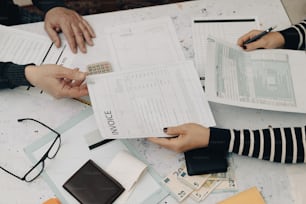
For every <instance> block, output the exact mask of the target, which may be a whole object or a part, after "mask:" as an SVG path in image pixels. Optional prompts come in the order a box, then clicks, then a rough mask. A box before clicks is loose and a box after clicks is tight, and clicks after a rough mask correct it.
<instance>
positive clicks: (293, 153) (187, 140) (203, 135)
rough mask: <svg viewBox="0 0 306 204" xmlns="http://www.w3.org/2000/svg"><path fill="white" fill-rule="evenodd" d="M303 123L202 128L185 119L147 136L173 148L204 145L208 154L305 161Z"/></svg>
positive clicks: (190, 147) (305, 150)
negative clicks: (161, 133)
mask: <svg viewBox="0 0 306 204" xmlns="http://www.w3.org/2000/svg"><path fill="white" fill-rule="evenodd" d="M305 132H306V126H305V127H303V128H299V127H296V128H270V129H262V130H241V131H240V130H229V129H221V128H213V127H211V128H206V127H204V126H201V125H199V124H195V123H187V124H183V125H179V126H176V127H168V128H166V129H165V133H167V134H168V135H169V136H174V137H169V138H156V137H153V138H148V140H149V141H151V142H154V143H156V144H159V145H161V146H163V147H166V148H168V149H171V150H174V151H176V152H185V151H188V150H191V149H196V148H202V147H208V148H209V150H210V151H211V152H212V154H220V153H223V152H234V153H236V154H239V155H245V156H250V157H255V158H258V159H264V160H269V161H273V162H282V163H300V162H304V163H306V136H305Z"/></svg>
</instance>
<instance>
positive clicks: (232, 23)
mask: <svg viewBox="0 0 306 204" xmlns="http://www.w3.org/2000/svg"><path fill="white" fill-rule="evenodd" d="M258 28H259V23H258V20H257V18H256V17H226V18H225V17H220V16H219V17H210V18H203V17H195V18H194V19H193V20H192V37H193V45H194V59H195V66H196V68H197V70H198V73H199V75H200V79H201V80H203V81H202V83H203V84H204V80H205V69H206V67H207V60H208V59H207V46H208V45H207V37H208V36H209V35H211V36H213V37H216V38H218V39H222V40H225V41H227V42H230V43H233V44H236V43H237V40H238V38H239V37H241V36H242V35H243V34H245V33H247V32H249V31H250V30H252V29H258Z"/></svg>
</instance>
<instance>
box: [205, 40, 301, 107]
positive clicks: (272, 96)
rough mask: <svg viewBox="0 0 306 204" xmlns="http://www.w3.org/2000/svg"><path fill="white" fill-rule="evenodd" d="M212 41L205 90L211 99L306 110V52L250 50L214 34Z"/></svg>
mask: <svg viewBox="0 0 306 204" xmlns="http://www.w3.org/2000/svg"><path fill="white" fill-rule="evenodd" d="M208 44H209V45H208V49H209V50H210V53H209V64H208V66H207V70H206V71H207V72H206V80H205V91H206V94H207V97H208V99H209V100H210V101H214V102H218V103H224V104H229V105H235V106H241V107H248V108H258V109H267V110H275V111H287V112H301V113H306V93H305V86H306V69H305V68H306V66H305V65H306V52H305V51H295V50H282V49H261V50H255V51H250V52H246V51H243V50H242V49H241V48H240V47H238V46H237V45H234V44H230V43H227V42H224V41H222V40H220V39H216V38H213V37H209V39H208Z"/></svg>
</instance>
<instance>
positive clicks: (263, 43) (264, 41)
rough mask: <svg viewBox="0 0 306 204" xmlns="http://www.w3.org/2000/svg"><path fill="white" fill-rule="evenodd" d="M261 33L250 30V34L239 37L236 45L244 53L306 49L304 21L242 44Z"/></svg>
mask: <svg viewBox="0 0 306 204" xmlns="http://www.w3.org/2000/svg"><path fill="white" fill-rule="evenodd" d="M261 32H262V31H260V30H251V31H250V32H248V33H246V34H244V35H243V36H241V37H240V38H239V39H238V41H237V44H238V45H239V46H240V47H242V48H243V49H244V50H246V51H251V50H255V49H260V48H265V49H275V48H285V49H295V50H305V49H306V48H305V43H306V39H305V38H306V19H305V20H304V21H302V22H301V23H299V24H296V25H293V26H291V27H290V28H287V29H285V30H281V31H277V32H270V33H268V34H267V35H264V36H263V37H261V38H260V39H258V40H256V41H254V42H252V43H248V44H244V42H246V41H247V40H249V39H251V38H253V37H254V36H256V35H258V34H259V33H261Z"/></svg>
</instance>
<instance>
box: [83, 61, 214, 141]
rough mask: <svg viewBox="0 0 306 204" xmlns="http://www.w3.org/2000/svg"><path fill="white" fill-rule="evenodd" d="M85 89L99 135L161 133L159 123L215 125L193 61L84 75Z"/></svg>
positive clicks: (122, 136)
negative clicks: (86, 86) (85, 80)
mask: <svg viewBox="0 0 306 204" xmlns="http://www.w3.org/2000/svg"><path fill="white" fill-rule="evenodd" d="M87 80H88V88H89V95H90V99H91V102H92V105H93V109H94V114H95V118H96V121H97V125H98V127H99V130H100V133H101V135H102V136H103V137H104V138H144V137H152V136H156V137H164V136H166V135H165V134H164V133H163V128H164V127H167V126H176V125H179V124H182V123H188V122H194V123H199V124H202V125H206V126H213V125H215V122H214V118H213V115H212V113H211V110H210V107H209V104H208V102H207V100H206V97H205V94H204V91H203V89H202V86H201V84H200V81H199V78H198V74H197V73H196V70H195V68H194V65H193V62H191V61H184V62H180V63H174V64H170V65H159V66H152V67H145V68H144V69H138V70H134V71H121V72H112V73H104V74H99V75H91V76H88V78H87Z"/></svg>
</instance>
